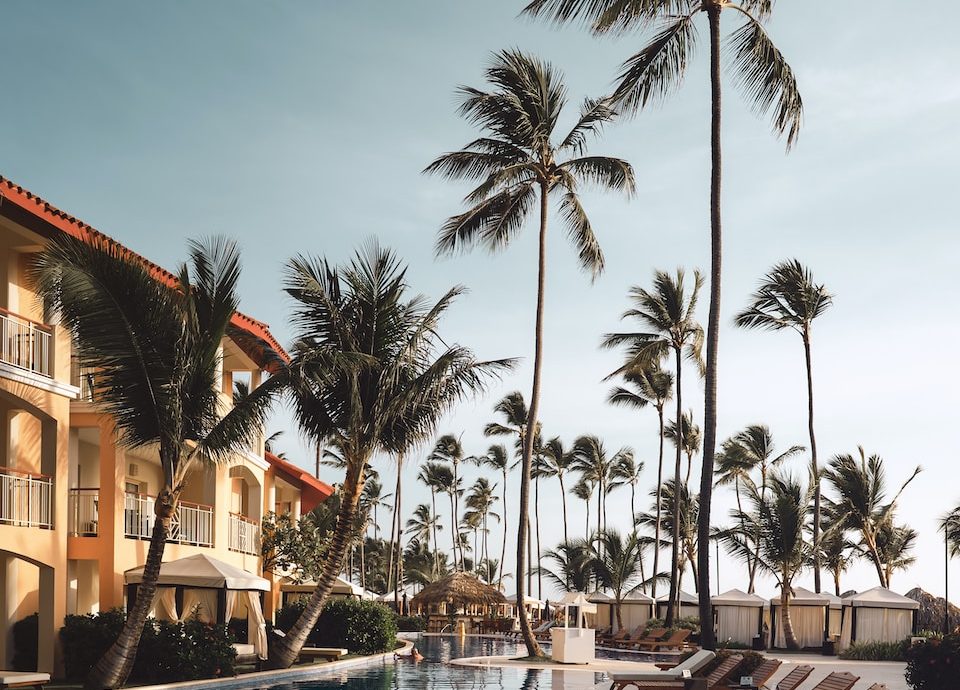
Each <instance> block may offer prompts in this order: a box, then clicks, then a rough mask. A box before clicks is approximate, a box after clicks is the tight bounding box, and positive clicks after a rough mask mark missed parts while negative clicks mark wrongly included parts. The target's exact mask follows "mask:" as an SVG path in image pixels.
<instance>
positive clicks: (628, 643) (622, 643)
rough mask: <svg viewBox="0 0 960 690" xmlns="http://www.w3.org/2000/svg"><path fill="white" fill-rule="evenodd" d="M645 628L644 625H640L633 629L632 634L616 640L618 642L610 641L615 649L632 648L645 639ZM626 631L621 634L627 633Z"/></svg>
mask: <svg viewBox="0 0 960 690" xmlns="http://www.w3.org/2000/svg"><path fill="white" fill-rule="evenodd" d="M643 627H644V626H642V625H638V626H637V627H635V628H634V629H633V632H631V633H630V634H629V635H626V636H623V637H620V638H619V639H616V640H610V645H611V646H613V647H620V648H629V647H632V646H633V645H635V644H637V642H639V641H640V640H642V639H644V637H643ZM625 631H626V628H624V629H623V630H621V631H620V632H625Z"/></svg>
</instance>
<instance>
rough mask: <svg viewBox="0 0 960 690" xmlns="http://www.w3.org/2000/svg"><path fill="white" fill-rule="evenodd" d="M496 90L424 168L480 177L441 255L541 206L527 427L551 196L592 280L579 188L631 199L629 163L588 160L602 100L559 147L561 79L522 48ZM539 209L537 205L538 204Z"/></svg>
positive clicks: (605, 111)
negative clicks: (473, 134)
mask: <svg viewBox="0 0 960 690" xmlns="http://www.w3.org/2000/svg"><path fill="white" fill-rule="evenodd" d="M486 77H487V81H488V82H489V84H490V85H491V87H492V90H491V91H483V90H480V89H475V88H470V87H463V88H461V89H460V96H461V103H460V113H461V114H462V115H463V116H464V117H465V118H466V119H467V120H469V121H470V122H472V123H474V124H476V125H478V126H479V128H480V129H481V130H482V131H483V136H481V137H480V138H479V139H475V140H474V141H472V142H470V143H469V144H468V145H467V146H466V147H464V149H463V150H461V151H455V152H452V153H447V154H444V155H442V156H440V157H439V158H438V159H437V160H435V161H434V162H433V163H431V164H430V165H429V166H428V167H427V169H426V171H427V172H430V173H439V174H441V175H444V176H445V177H448V178H451V179H473V180H476V179H479V180H482V181H481V182H480V185H479V186H478V187H477V188H476V189H474V190H473V191H472V192H471V193H470V194H469V195H467V197H466V200H465V201H466V203H467V204H468V205H469V206H470V208H469V209H468V210H467V211H466V212H464V213H462V214H459V215H456V216H453V217H452V218H450V219H449V220H448V221H447V222H446V224H445V225H444V226H443V228H442V230H441V232H440V237H439V239H438V241H437V249H438V251H439V252H442V253H449V252H453V251H457V250H458V249H461V248H465V247H468V246H471V245H475V244H478V243H480V244H483V245H484V246H486V247H487V248H488V249H489V250H491V251H496V250H498V249H501V248H503V247H504V246H506V245H507V244H509V243H510V241H511V240H512V239H513V238H514V237H515V236H516V234H517V231H518V230H519V229H520V227H521V226H522V225H523V223H524V221H525V220H526V218H527V216H528V215H529V214H530V212H531V210H532V209H533V208H534V206H535V205H538V206H539V221H540V227H539V242H538V262H537V315H536V326H535V330H534V358H533V385H532V390H531V394H530V408H529V410H528V415H527V422H526V425H525V426H526V428H528V429H533V428H536V426H537V415H538V412H539V409H540V375H541V369H542V360H543V319H544V298H545V295H546V282H545V281H546V261H547V220H548V213H549V204H550V197H551V196H554V197H555V198H556V197H557V196H559V206H558V210H559V212H560V217H561V219H562V221H563V223H564V224H565V226H566V228H567V232H568V235H569V236H570V238H571V239H572V241H573V243H574V245H575V246H576V249H577V252H578V254H579V260H580V265H581V266H582V267H583V269H584V270H587V271H589V272H590V273H591V274H592V275H593V276H594V277H595V276H597V275H598V274H599V273H600V272H601V271H602V270H603V263H604V261H603V253H602V251H601V249H600V244H599V242H598V241H597V238H596V236H595V235H594V232H593V227H592V225H591V223H590V220H589V218H588V217H587V214H586V212H585V211H584V209H583V206H582V205H581V204H580V198H579V195H578V190H579V188H580V186H581V184H583V183H587V184H594V185H597V186H599V187H601V188H604V189H610V190H616V191H624V192H626V193H628V194H630V193H632V192H633V189H634V180H633V168H631V167H630V164H629V163H627V162H626V161H623V160H620V159H617V158H609V157H604V156H587V155H584V154H585V150H586V144H587V140H588V139H589V138H590V137H592V136H594V135H596V134H597V133H598V132H599V130H600V128H601V127H602V126H603V125H604V124H605V123H606V122H609V121H610V120H612V119H613V118H614V111H613V110H612V109H611V108H610V107H609V105H608V104H607V102H606V101H604V100H590V99H587V100H586V101H584V103H583V106H582V108H581V110H580V116H579V118H578V119H577V122H576V124H574V126H573V128H572V129H571V130H570V131H569V132H568V133H567V134H566V136H564V137H563V138H562V139H560V140H559V142H555V139H554V134H555V131H554V130H555V129H556V126H557V121H558V119H559V116H560V114H561V111H562V110H563V107H564V105H565V102H566V90H565V89H564V87H563V84H562V77H561V75H560V74H558V73H557V72H556V71H555V70H554V69H553V67H552V66H551V65H550V64H548V63H545V62H542V61H540V60H538V59H537V58H534V57H531V56H528V55H524V54H523V53H520V52H518V51H502V52H500V53H497V54H496V55H494V58H493V64H492V65H491V66H490V67H489V68H488V69H487V71H486ZM538 202H539V203H538ZM532 458H533V445H532V439H531V438H526V439H525V442H524V447H523V455H522V462H521V464H522V472H521V478H520V525H519V527H518V531H517V534H518V538H517V595H518V597H520V599H521V600H522V598H523V595H524V582H523V573H524V571H525V570H526V568H527V563H526V553H525V551H526V538H527V537H526V530H527V505H528V502H529V491H530V467H531V462H532ZM520 629H521V631H522V634H523V639H524V643H525V644H526V647H527V651H528V653H529V654H530V655H531V656H534V655H536V656H539V655H540V654H541V652H540V645H539V644H537V641H536V640H535V639H534V637H533V633H532V631H531V629H530V622H529V620H528V619H527V615H526V612H525V611H524V609H523V608H522V607H521V609H520Z"/></svg>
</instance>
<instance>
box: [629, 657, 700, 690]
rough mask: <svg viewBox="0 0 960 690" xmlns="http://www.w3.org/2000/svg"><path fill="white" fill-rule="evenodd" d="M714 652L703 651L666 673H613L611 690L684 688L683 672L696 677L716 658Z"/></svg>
mask: <svg viewBox="0 0 960 690" xmlns="http://www.w3.org/2000/svg"><path fill="white" fill-rule="evenodd" d="M716 656H717V655H716V654H714V653H713V652H711V651H709V650H706V649H701V650H700V651H699V652H696V653H694V654H693V656H691V657H690V658H688V659H686V660H685V661H684V662H683V663H681V664H677V665H676V666H674V667H673V668H671V669H669V670H666V671H657V672H654V673H649V672H647V673H611V674H610V679H611V680H612V681H613V685H611V686H610V690H625V689H626V688H637V689H638V690H645V689H646V688H673V687H674V686H675V684H679V685H678V687H681V688H682V687H683V672H684V671H690V674H691V675H696V674H697V672H698V671H701V670H703V669H704V668H706V666H707V664H709V663H710V662H711V661H713V660H714V658H716Z"/></svg>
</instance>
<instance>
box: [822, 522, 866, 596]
mask: <svg viewBox="0 0 960 690" xmlns="http://www.w3.org/2000/svg"><path fill="white" fill-rule="evenodd" d="M824 518H825V519H826V522H827V524H832V521H831V520H830V516H829V515H826V514H824ZM858 556H859V551H858V550H857V545H856V544H854V543H853V542H852V541H850V540H849V539H847V537H846V535H845V533H844V530H842V529H839V528H837V529H834V528H832V527H831V528H827V529H825V530H823V532H822V533H821V535H820V564H821V565H822V566H823V568H824V570H826V571H827V572H828V573H830V575H831V577H832V578H833V590H834V594H836V595H837V596H838V597H839V596H840V593H841V592H842V590H841V588H840V578H841V576H842V575H843V574H844V573H845V572H847V570H849V568H850V566H851V565H852V564H853V562H854V561H855V560H856V558H857V557H858Z"/></svg>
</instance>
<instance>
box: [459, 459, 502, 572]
mask: <svg viewBox="0 0 960 690" xmlns="http://www.w3.org/2000/svg"><path fill="white" fill-rule="evenodd" d="M496 489H497V485H496V483H493V484H491V483H490V480H489V479H487V478H486V477H477V479H476V481H474V482H473V486H471V487H470V493H469V494H468V495H467V501H466V504H467V507H468V508H469V509H470V510H472V511H474V512H476V513H477V515H478V516H479V518H480V527H481V529H482V530H483V543H482V545H481V549H480V551H479V552H477V558H478V559H482V561H483V562H486V561H488V560H489V558H490V552H489V549H488V548H487V547H488V544H487V536H488V535H489V534H490V524H489V523H490V518H493V519H494V520H497V521H498V522H499V520H500V514H499V513H496V512H494V510H493V508H494V505H495V504H496V502H497V501H499V500H500V498H499V497H498V496H497V495H496Z"/></svg>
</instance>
